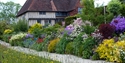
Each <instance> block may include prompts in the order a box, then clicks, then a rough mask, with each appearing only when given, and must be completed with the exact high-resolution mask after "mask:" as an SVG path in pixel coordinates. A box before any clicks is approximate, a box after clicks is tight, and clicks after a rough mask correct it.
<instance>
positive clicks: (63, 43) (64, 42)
mask: <svg viewBox="0 0 125 63" xmlns="http://www.w3.org/2000/svg"><path fill="white" fill-rule="evenodd" d="M68 43H69V40H68V39H67V34H64V36H63V37H62V38H61V39H60V41H59V42H58V43H57V44H56V52H57V53H60V54H64V53H65V48H66V45H67V44H68Z"/></svg>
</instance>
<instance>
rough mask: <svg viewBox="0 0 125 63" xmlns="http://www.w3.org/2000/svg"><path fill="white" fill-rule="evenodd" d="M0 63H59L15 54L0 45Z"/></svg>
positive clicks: (18, 53)
mask: <svg viewBox="0 0 125 63" xmlns="http://www.w3.org/2000/svg"><path fill="white" fill-rule="evenodd" d="M0 63H60V62H57V61H53V60H49V59H45V58H41V57H38V56H33V55H28V54H24V53H21V52H17V51H14V50H11V49H8V48H6V47H5V46H2V45H0Z"/></svg>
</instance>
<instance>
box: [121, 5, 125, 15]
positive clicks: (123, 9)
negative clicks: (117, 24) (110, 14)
mask: <svg viewBox="0 0 125 63" xmlns="http://www.w3.org/2000/svg"><path fill="white" fill-rule="evenodd" d="M120 12H121V14H122V15H123V16H125V4H122V9H121V10H120Z"/></svg>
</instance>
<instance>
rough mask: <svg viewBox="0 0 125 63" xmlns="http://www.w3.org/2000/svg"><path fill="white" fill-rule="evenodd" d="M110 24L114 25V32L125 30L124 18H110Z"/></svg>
mask: <svg viewBox="0 0 125 63" xmlns="http://www.w3.org/2000/svg"><path fill="white" fill-rule="evenodd" d="M111 25H113V26H115V31H116V33H118V34H120V33H123V32H124V31H125V18H124V17H122V16H118V17H116V18H114V19H113V20H112V22H111Z"/></svg>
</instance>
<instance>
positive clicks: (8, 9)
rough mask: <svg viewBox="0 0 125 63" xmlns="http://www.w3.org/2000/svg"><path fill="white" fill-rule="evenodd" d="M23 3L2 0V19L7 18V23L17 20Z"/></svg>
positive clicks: (0, 17)
mask: <svg viewBox="0 0 125 63" xmlns="http://www.w3.org/2000/svg"><path fill="white" fill-rule="evenodd" d="M20 8H21V5H20V4H17V3H14V2H12V1H10V2H6V3H4V2H0V20H2V21H3V20H5V21H7V23H12V22H14V21H16V15H17V12H18V11H19V10H20Z"/></svg>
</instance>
